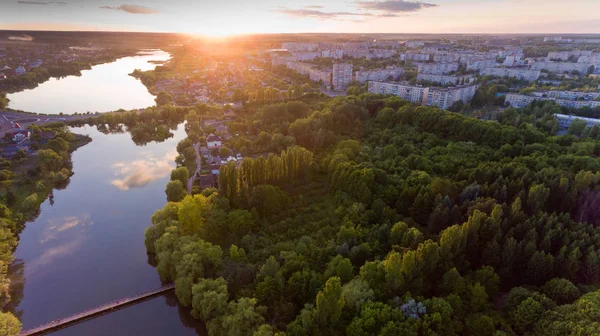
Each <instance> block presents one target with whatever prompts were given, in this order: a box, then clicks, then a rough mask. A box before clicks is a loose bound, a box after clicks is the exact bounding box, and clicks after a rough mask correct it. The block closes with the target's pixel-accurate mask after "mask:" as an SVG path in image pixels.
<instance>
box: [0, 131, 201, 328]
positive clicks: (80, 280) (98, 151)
mask: <svg viewBox="0 0 600 336" xmlns="http://www.w3.org/2000/svg"><path fill="white" fill-rule="evenodd" d="M72 131H73V132H75V133H79V134H88V135H90V136H91V137H92V139H93V141H92V142H91V143H90V144H88V145H86V146H84V147H81V148H79V149H78V150H77V151H76V152H74V153H73V157H72V160H73V172H74V173H75V175H73V176H72V177H71V180H70V183H69V185H68V186H67V187H66V188H65V189H63V190H55V191H54V197H53V200H52V202H51V201H50V199H48V200H46V201H45V202H44V203H43V204H42V206H41V209H40V210H41V211H40V216H39V217H38V218H37V219H36V220H35V221H33V222H29V223H27V226H26V228H25V230H24V231H23V232H22V233H21V236H20V241H19V246H18V248H17V250H16V253H15V258H16V264H17V265H19V267H17V268H16V270H15V267H13V272H12V277H11V278H12V281H13V286H12V287H13V289H15V293H14V294H13V295H14V296H15V298H16V299H17V301H18V300H19V297H20V296H21V295H22V298H20V304H19V305H18V306H17V307H16V312H17V314H19V315H20V316H19V317H20V318H21V321H22V322H23V329H29V328H32V327H35V326H37V325H40V324H43V323H46V322H50V321H53V320H56V319H59V318H61V317H65V316H67V315H70V314H73V313H76V312H80V311H83V310H86V309H89V308H93V307H95V306H98V305H101V304H104V303H108V302H111V301H114V300H118V299H120V298H123V297H126V296H131V295H134V294H137V293H141V292H145V291H147V290H151V289H154V288H158V287H160V286H161V282H160V279H159V277H158V273H157V272H156V270H155V268H154V267H153V266H151V265H150V264H149V260H148V257H147V255H146V248H145V246H144V230H145V229H146V227H148V226H149V225H150V218H151V216H152V214H153V213H154V211H156V210H157V209H160V208H162V207H163V206H164V204H165V203H166V196H165V193H164V188H165V185H166V183H167V181H168V180H169V176H170V172H171V170H172V169H173V168H174V166H175V163H174V158H175V156H176V155H177V152H176V150H175V148H176V146H177V143H178V142H179V141H180V140H181V139H183V138H185V131H184V129H183V125H180V126H179V128H178V129H177V130H176V131H173V133H174V137H173V138H171V139H168V140H167V141H165V142H163V143H155V142H153V143H149V144H147V145H146V146H143V147H138V146H136V145H135V144H134V143H133V141H132V140H131V137H130V135H129V134H128V133H124V134H108V135H105V134H102V133H100V132H99V131H98V130H96V128H95V127H89V126H88V127H82V128H73V129H72ZM21 285H22V286H21ZM21 291H22V293H21ZM195 328H200V327H199V326H198V323H196V322H195V321H193V319H192V318H191V316H190V315H189V312H188V311H187V310H185V309H181V308H180V307H179V306H178V304H177V303H176V299H175V297H174V295H173V294H172V293H170V294H166V295H163V296H159V297H156V298H153V299H151V300H148V301H145V302H143V303H140V304H137V305H134V306H130V307H127V308H124V309H122V310H119V311H117V312H114V313H111V314H107V315H104V316H101V317H99V318H96V319H93V320H89V321H86V322H83V323H81V324H78V325H75V326H72V327H69V328H66V329H63V330H61V331H59V332H56V335H166V334H171V335H196V333H197V332H196V330H195ZM200 330H201V329H198V331H200Z"/></svg>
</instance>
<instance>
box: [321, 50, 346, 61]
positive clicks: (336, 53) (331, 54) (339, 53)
mask: <svg viewBox="0 0 600 336" xmlns="http://www.w3.org/2000/svg"><path fill="white" fill-rule="evenodd" d="M343 57H344V50H342V49H333V50H321V58H333V59H341V58H343Z"/></svg>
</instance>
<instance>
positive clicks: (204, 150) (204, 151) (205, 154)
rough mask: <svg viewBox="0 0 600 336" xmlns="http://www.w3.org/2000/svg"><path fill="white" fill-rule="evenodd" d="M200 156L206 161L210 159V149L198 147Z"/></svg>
mask: <svg viewBox="0 0 600 336" xmlns="http://www.w3.org/2000/svg"><path fill="white" fill-rule="evenodd" d="M200 155H201V156H202V157H204V158H206V159H210V157H211V154H210V149H208V148H206V147H200Z"/></svg>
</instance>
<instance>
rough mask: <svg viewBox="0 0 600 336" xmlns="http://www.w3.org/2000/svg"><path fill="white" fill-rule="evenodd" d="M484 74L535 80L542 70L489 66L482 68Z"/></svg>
mask: <svg viewBox="0 0 600 336" xmlns="http://www.w3.org/2000/svg"><path fill="white" fill-rule="evenodd" d="M480 73H481V75H482V76H496V77H510V78H516V79H519V80H526V81H529V82H533V81H536V80H538V78H540V75H541V72H540V70H529V69H513V68H487V69H483V70H481V72H480Z"/></svg>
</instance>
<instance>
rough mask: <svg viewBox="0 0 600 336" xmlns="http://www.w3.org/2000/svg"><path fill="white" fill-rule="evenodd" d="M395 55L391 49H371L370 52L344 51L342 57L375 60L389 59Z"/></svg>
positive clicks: (360, 50) (358, 50)
mask: <svg viewBox="0 0 600 336" xmlns="http://www.w3.org/2000/svg"><path fill="white" fill-rule="evenodd" d="M395 54H396V51H395V50H392V49H371V50H362V49H355V50H344V55H345V56H347V57H351V58H363V57H364V58H366V59H376V58H391V57H393V56H394V55H395Z"/></svg>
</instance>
